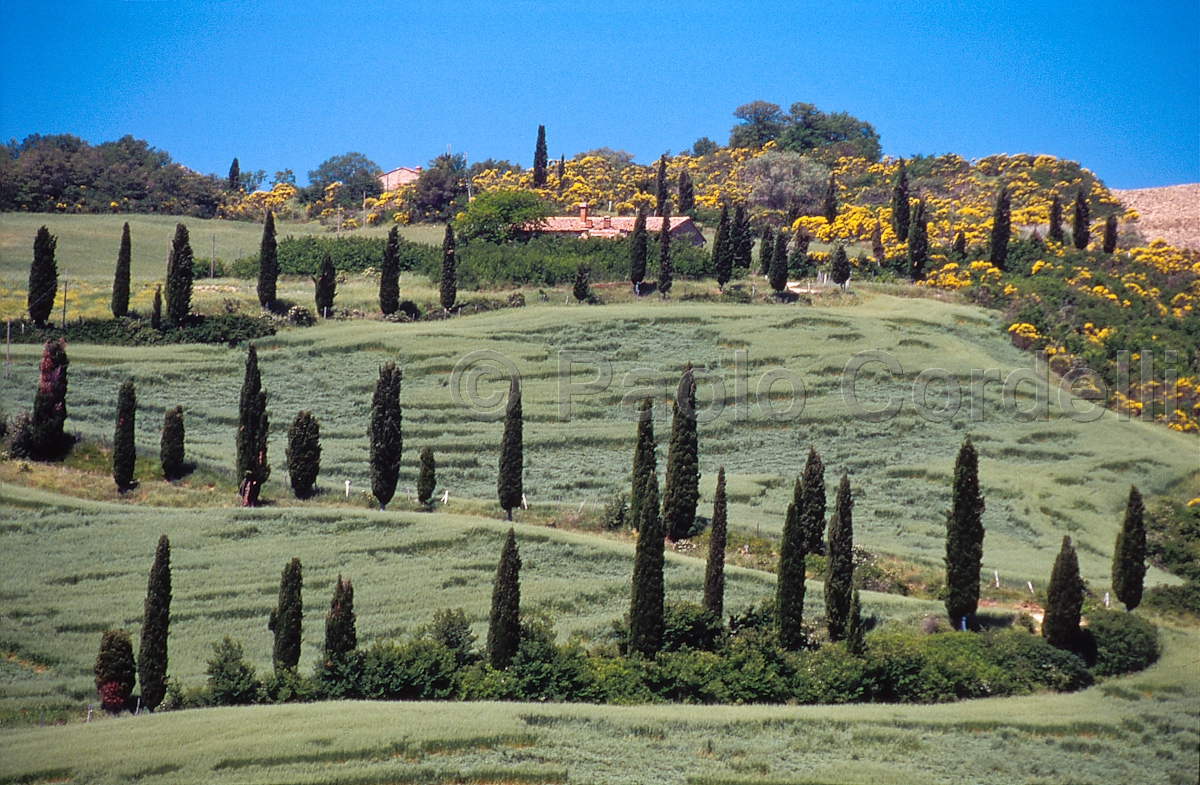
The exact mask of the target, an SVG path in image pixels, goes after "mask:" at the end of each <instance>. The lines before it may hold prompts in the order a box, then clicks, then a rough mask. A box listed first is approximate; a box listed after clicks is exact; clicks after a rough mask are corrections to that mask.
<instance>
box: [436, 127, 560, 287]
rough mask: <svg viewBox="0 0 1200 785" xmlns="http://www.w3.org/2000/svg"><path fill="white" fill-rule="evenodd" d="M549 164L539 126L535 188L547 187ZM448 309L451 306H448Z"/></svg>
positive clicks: (543, 135)
mask: <svg viewBox="0 0 1200 785" xmlns="http://www.w3.org/2000/svg"><path fill="white" fill-rule="evenodd" d="M547 163H549V158H548V157H547V155H546V126H544V125H539V126H538V132H537V146H536V147H535V148H534V149H533V187H534V188H545V187H546V164H547ZM446 307H447V308H448V307H449V306H446Z"/></svg>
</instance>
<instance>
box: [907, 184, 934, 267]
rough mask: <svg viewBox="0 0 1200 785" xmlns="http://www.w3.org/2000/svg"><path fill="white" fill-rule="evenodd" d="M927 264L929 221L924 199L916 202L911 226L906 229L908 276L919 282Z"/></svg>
mask: <svg viewBox="0 0 1200 785" xmlns="http://www.w3.org/2000/svg"><path fill="white" fill-rule="evenodd" d="M928 263H929V221H928V219H927V218H926V217H925V197H921V198H920V199H919V200H917V209H916V210H914V211H913V214H912V225H911V226H909V228H908V275H909V278H911V279H912V280H914V281H919V280H920V279H921V277H922V276H923V275H925V265H927V264H928Z"/></svg>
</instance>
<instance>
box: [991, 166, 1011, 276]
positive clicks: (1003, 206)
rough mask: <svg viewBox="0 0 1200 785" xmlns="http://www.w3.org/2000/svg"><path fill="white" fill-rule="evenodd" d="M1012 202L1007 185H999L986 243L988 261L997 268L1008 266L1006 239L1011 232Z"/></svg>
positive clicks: (1002, 268)
mask: <svg viewBox="0 0 1200 785" xmlns="http://www.w3.org/2000/svg"><path fill="white" fill-rule="evenodd" d="M1011 207H1012V204H1011V199H1010V198H1009V195H1008V186H1007V185H1001V186H1000V193H998V194H996V204H995V206H994V207H993V208H992V238H991V242H990V244H989V245H988V261H989V262H991V263H992V265H993V266H994V267H996V268H997V269H999V270H1005V269H1007V267H1008V240H1009V235H1011V234H1012V210H1011Z"/></svg>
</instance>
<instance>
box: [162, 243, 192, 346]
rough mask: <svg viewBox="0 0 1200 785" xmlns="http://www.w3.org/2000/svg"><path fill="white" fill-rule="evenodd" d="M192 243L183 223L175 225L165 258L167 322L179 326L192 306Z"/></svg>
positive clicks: (184, 320)
mask: <svg viewBox="0 0 1200 785" xmlns="http://www.w3.org/2000/svg"><path fill="white" fill-rule="evenodd" d="M192 262H193V257H192V244H191V242H190V241H189V240H188V230H187V227H186V226H184V225H183V224H176V225H175V237H174V239H173V240H172V241H171V255H170V256H169V257H168V258H167V291H166V301H167V322H168V323H170V324H171V326H172V327H181V326H182V325H183V323H184V322H186V321H187V317H188V311H189V310H191V307H192Z"/></svg>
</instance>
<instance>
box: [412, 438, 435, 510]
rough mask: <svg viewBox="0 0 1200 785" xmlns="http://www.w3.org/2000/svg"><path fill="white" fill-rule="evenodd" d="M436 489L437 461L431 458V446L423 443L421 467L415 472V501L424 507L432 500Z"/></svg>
mask: <svg viewBox="0 0 1200 785" xmlns="http://www.w3.org/2000/svg"><path fill="white" fill-rule="evenodd" d="M435 490H437V461H435V460H434V458H433V448H432V447H430V446H429V445H425V449H423V450H421V467H420V469H419V470H418V472H417V501H418V502H420V503H421V504H424V505H425V506H426V507H428V506H429V503H430V502H431V501H433V492H434V491H435Z"/></svg>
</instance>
